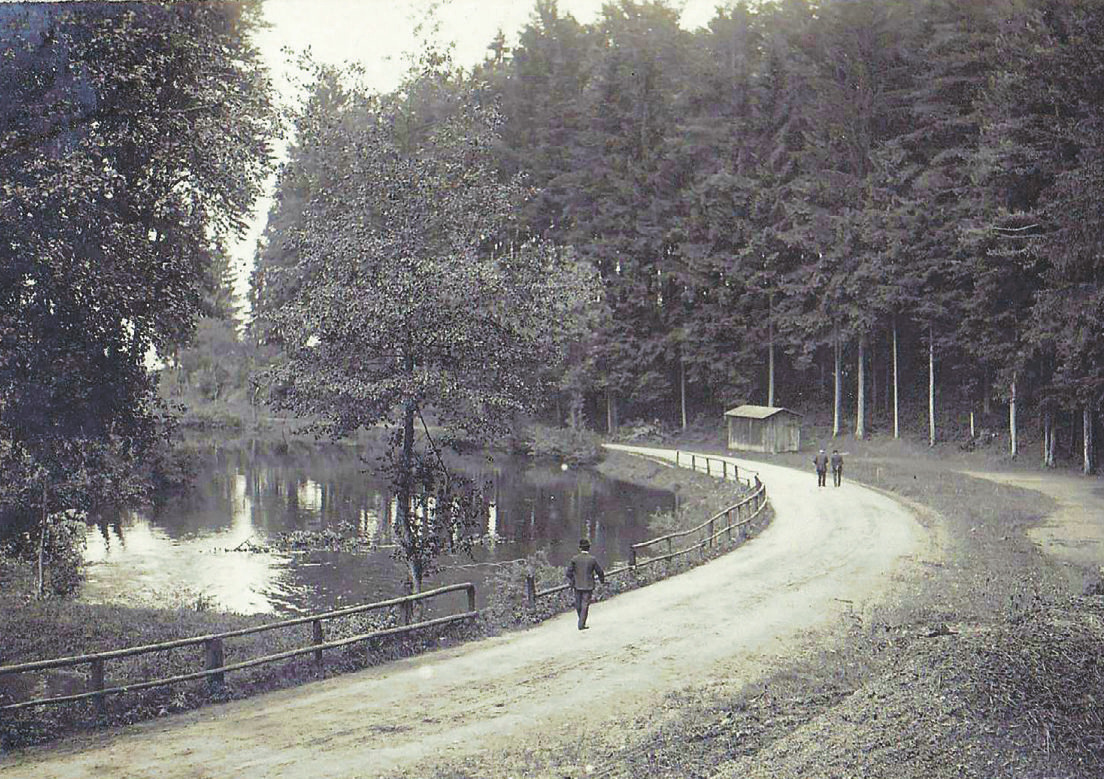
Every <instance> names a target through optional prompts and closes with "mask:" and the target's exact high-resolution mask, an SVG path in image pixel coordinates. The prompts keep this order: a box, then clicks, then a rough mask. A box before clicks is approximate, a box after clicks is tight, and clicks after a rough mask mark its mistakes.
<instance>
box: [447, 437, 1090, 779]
mask: <svg viewBox="0 0 1104 779" xmlns="http://www.w3.org/2000/svg"><path fill="white" fill-rule="evenodd" d="M669 445H674V446H679V447H680V448H685V449H692V450H696V451H716V452H720V451H722V446H721V442H720V441H718V440H716V439H712V440H707V439H703V438H698V439H697V440H682V441H676V442H670V443H669ZM840 448H841V449H844V450H846V451H848V452H849V456H848V459H847V466H846V471H845V478H848V479H854V480H857V481H861V482H865V483H868V484H870V485H872V486H877V487H878V488H880V489H884V490H887V491H889V492H891V493H894V494H896V495H897V496H900V497H902V498H904V499H906V500H909V501H913V502H914V503H915V504H916V505H917V507H918V512H919V513H918V516H919V517H920V520H921V521H922V522H924V523H925V524H927V525H928V526H929V527H931V528H932V529H933V531H935V534H936V535H937V536H938V537H939V539H940V546H941V553H940V554H938V555H936V554H925V555H922V556H921V557H920V558H919V559H918V560H916V561H914V562H913V564H912V565H911V569H910V570H909V571H908V572H907V575H903V576H901V577H899V579H898V581H897V583H896V585H895V587H894V592H893V595H892V598H891V599H890V600H888V601H886V602H882V603H877V604H871V605H868V606H867V607H866V608H863V609H861V610H856V611H855V612H854V613H852V614H849V615H848V616H847V617H846V618H845V619H844V620H842V621H841V622H840V623H839V624H838V625H837V626H836V627H835V629H834V630H833V631H832V632H831V634H830V635H828V636H818V637H815V638H811V639H810V640H809V641H808V642H807V643H806V644H805V645H804V646H801V647H797V648H795V650H794V653H793V655H792V657H791V659H790V661H789V663H788V664H787V665H786V667H784V668H782V669H781V670H779V671H778V672H777V673H774V674H772V675H771V676H770V677H769V678H767V679H763V680H760V681H758V682H756V683H754V684H751V685H747V684H743V683H741V682H738V681H733V680H730V679H725V678H720V679H713V680H710V682H709V683H708V684H707V685H703V686H701V687H698V688H694V689H687V690H683V691H681V692H679V693H678V694H675V695H671V696H668V697H667V698H666V699H665V700H664V701H663V703H662V704H661V705H660V706H659V707H658V708H657V709H656V710H655V711H653V712H651V713H650V714H649V716H648V717H647V718H646V719H642V720H640V721H638V722H634V723H631V724H629V725H627V726H626V727H623V728H619V729H618V730H619V738H620V739H621V740H619V741H618V742H617V743H611V742H609V741H607V740H606V739H605V738H604V736H603V734H599V733H587V734H583V735H581V736H580V737H579V738H578V739H573V740H572V741H571V742H570V743H567V744H564V743H560V744H557V745H554V746H548V747H547V748H544V749H539V750H535V749H533V748H531V747H528V748H526V749H525V750H524V751H522V750H518V751H516V752H508V753H503V754H495V755H488V756H483V757H481V758H480V759H478V760H471V761H467V762H465V763H463V764H457V765H453V766H448V767H442V768H441V769H440V770H439V771H438V772H437V773H436V774H435V775H434V776H435V777H436V779H462V778H463V779H467V778H471V779H474V778H475V777H505V776H515V777H526V776H529V777H545V776H572V777H574V776H583V775H586V776H603V777H625V778H626V779H627V778H628V777H633V778H634V779H636V778H639V777H643V778H648V779H650V778H656V777H665V778H666V777H670V778H671V779H674V778H675V777H717V778H718V779H720V778H721V777H741V778H742V777H764V779H765V778H766V777H770V778H771V779H798V778H800V779H814V778H816V777H824V778H825V779H827V778H828V777H885V778H886V779H912V778H915V779H921V778H923V779H930V778H931V777H940V778H941V777H952V776H953V777H976V778H977V779H997V778H998V777H1008V778H1009V779H1011V777H1016V779H1024V778H1028V777H1038V778H1039V779H1043V778H1044V777H1045V778H1046V779H1057V778H1059V777H1070V778H1071V779H1072V778H1074V777H1076V778H1077V779H1089V778H1090V777H1098V776H1102V775H1104V728H1102V725H1101V709H1100V705H1099V701H1101V700H1104V628H1102V624H1104V598H1102V597H1101V596H1100V595H1097V594H1092V593H1088V594H1082V593H1079V592H1076V591H1074V592H1071V591H1070V590H1069V584H1068V583H1069V578H1068V577H1067V576H1066V575H1065V574H1064V572H1063V571H1062V570H1059V568H1058V566H1056V565H1054V564H1052V563H1050V562H1049V561H1048V560H1046V559H1045V558H1044V557H1042V556H1041V555H1040V553H1039V552H1038V551H1037V550H1036V548H1035V547H1034V545H1033V544H1032V543H1031V542H1030V541H1029V540H1028V539H1027V538H1026V536H1025V531H1026V530H1027V529H1028V528H1030V527H1032V526H1034V525H1035V524H1036V523H1038V522H1039V521H1040V520H1041V519H1042V518H1043V517H1045V516H1046V515H1047V514H1048V513H1049V512H1051V511H1052V510H1053V508H1054V506H1053V504H1052V502H1051V501H1050V500H1049V499H1048V498H1046V497H1045V496H1042V495H1040V494H1039V493H1037V492H1032V491H1028V490H1022V489H1018V488H1015V487H1007V486H999V485H995V484H993V483H990V482H983V481H979V480H976V479H972V478H970V477H967V476H964V475H961V474H958V473H955V472H954V470H953V469H951V468H949V467H948V466H949V465H953V466H955V467H958V466H962V467H971V468H974V469H983V468H986V467H988V466H990V465H991V464H993V462H994V461H996V462H999V461H1000V456H999V455H993V454H992V453H985V452H982V453H963V452H961V450H958V449H957V447H956V451H955V452H954V453H950V452H938V451H937V452H934V453H933V452H928V451H925V450H926V447H913V446H910V445H909V444H907V443H904V442H900V441H884V440H881V441H878V440H876V441H873V442H852V441H847V442H846V444H845V446H841V447H840ZM810 457H811V453H800V454H795V455H787V456H780V457H773V458H764V459H770V461H771V462H776V463H780V464H791V465H794V466H795V467H800V468H806V469H808V470H809V473H810V479H812V478H815V477H814V476H813V475H812V466H811V464H810V463H809V462H808V461H809V458H810ZM1019 467H1026V466H1024V465H1022V464H1021V465H1020V466H1019ZM768 487H769V485H768ZM626 733H627V734H630V735H629V738H628V740H627V742H626V741H625V739H624V735H625V734H626Z"/></svg>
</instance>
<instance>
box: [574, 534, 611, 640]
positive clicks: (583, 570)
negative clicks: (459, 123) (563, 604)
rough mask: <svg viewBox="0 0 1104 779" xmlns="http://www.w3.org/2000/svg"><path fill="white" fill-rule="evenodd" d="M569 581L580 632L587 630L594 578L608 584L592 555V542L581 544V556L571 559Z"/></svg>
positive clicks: (585, 540) (586, 541)
mask: <svg viewBox="0 0 1104 779" xmlns="http://www.w3.org/2000/svg"><path fill="white" fill-rule="evenodd" d="M565 573H566V575H567V580H568V581H569V582H570V583H571V587H572V589H573V590H575V613H576V614H578V615H579V630H586V629H587V624H586V621H587V612H588V611H589V610H590V598H591V596H592V595H593V594H594V578H595V577H596V576H597V577H598V581H600V582H602V584H605V583H606V572H605V571H603V570H602V566H601V565H599V564H598V558H596V557H595V556H594V555H592V554H591V553H590V541H588V540H587V539H585V538H584V539H582V540H581V541H580V542H579V554H577V555H575V556H574V557H572V558H571V561H570V562H568V564H567V570H566V571H565Z"/></svg>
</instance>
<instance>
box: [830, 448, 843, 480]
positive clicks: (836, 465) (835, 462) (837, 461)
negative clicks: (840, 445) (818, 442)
mask: <svg viewBox="0 0 1104 779" xmlns="http://www.w3.org/2000/svg"><path fill="white" fill-rule="evenodd" d="M841 481H843V455H842V454H840V452H839V449H833V450H832V483H833V484H835V485H836V486H837V487H838V486H840V482H841Z"/></svg>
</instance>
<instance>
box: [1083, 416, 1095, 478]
mask: <svg viewBox="0 0 1104 779" xmlns="http://www.w3.org/2000/svg"><path fill="white" fill-rule="evenodd" d="M1081 424H1082V427H1083V428H1084V431H1085V432H1084V435H1083V436H1082V438H1083V440H1084V459H1083V462H1082V466H1081V470H1082V471H1083V472H1084V473H1085V475H1086V476H1087V475H1088V474H1090V473H1092V472H1093V465H1094V464H1093V414H1092V408H1091V407H1089V406H1088V405H1086V406H1085V407H1084V408H1082V409H1081Z"/></svg>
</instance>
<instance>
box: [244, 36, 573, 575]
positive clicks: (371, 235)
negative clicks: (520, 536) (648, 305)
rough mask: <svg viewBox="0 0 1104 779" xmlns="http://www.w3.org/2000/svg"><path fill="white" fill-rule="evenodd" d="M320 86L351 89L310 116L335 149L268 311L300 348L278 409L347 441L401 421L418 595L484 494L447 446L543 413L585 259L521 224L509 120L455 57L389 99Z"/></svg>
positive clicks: (409, 559)
mask: <svg viewBox="0 0 1104 779" xmlns="http://www.w3.org/2000/svg"><path fill="white" fill-rule="evenodd" d="M318 83H319V84H320V85H322V87H323V88H326V89H338V90H340V92H339V93H338V94H336V95H335V99H334V100H333V101H332V102H331V104H330V108H329V109H328V110H326V111H316V112H310V113H308V114H307V115H305V116H303V117H301V120H300V132H301V133H306V135H307V136H308V137H310V138H312V139H314V144H315V145H316V147H317V148H318V149H319V150H321V151H322V153H320V154H318V155H317V156H316V157H315V159H314V167H313V169H312V174H311V175H312V176H313V177H314V180H315V181H316V182H317V186H316V187H314V188H313V189H312V190H311V191H310V193H309V194H308V196H307V198H306V200H305V202H304V205H303V209H302V218H301V220H300V221H299V222H298V223H297V224H296V226H295V227H294V228H292V229H291V230H290V231H289V236H290V238H289V241H290V243H289V246H288V249H289V255H288V257H289V260H290V262H289V264H287V265H286V266H283V267H273V268H270V269H269V271H268V272H269V274H270V277H272V286H271V288H272V289H278V290H281V291H282V292H281V295H282V296H283V295H284V293H286V296H284V297H283V299H281V300H278V301H277V302H276V303H275V304H274V305H272V306H268V305H266V306H264V310H265V312H266V316H268V317H269V318H270V321H271V322H272V326H273V332H274V334H275V335H276V337H278V338H279V340H280V342H281V344H282V346H283V348H284V350H285V355H286V362H284V363H282V364H279V365H276V366H275V367H274V368H273V369H272V375H273V377H274V378H275V380H276V381H277V382H278V383H280V384H281V385H283V386H284V387H285V390H284V392H283V394H282V395H281V396H280V399H279V401H280V403H281V404H282V405H284V406H286V407H288V408H291V409H293V410H294V411H296V412H298V413H302V414H311V415H314V414H318V415H321V417H322V419H321V422H320V427H321V429H324V430H326V431H327V432H329V433H331V434H332V435H342V434H345V433H349V432H351V431H354V430H356V429H358V428H360V427H370V426H375V425H384V426H387V427H389V428H390V429H391V430H392V447H391V449H390V451H389V454H388V456H387V458H386V462H385V463H384V467H385V469H386V470H387V471H388V472H389V473H390V474H391V477H392V479H393V481H394V485H395V493H396V496H397V505H398V510H397V517H396V528H397V537H398V544H399V555H400V557H401V558H402V559H403V561H404V562H405V563H406V565H407V568H408V571H409V576H410V583H411V585H412V587H413V588H414V589H415V590H420V589H421V586H422V581H423V579H424V577H425V576H426V575H427V574H428V573H430V572H431V571H432V569H433V565H434V560H435V559H436V558H437V555H438V554H439V553H440V552H441V551H442V550H444V549H446V548H455V547H456V546H457V545H460V546H462V545H463V544H464V543H465V542H466V541H468V539H469V538H470V531H471V530H472V523H473V521H474V517H473V514H472V512H473V510H474V509H475V508H476V507H477V506H478V505H479V500H478V496H477V495H476V490H475V485H471V484H465V483H463V482H462V480H461V479H460V477H458V476H457V475H455V474H454V473H452V472H451V471H450V469H449V468H448V467H447V466H446V464H445V462H444V459H443V456H442V449H441V445H442V443H443V442H447V441H448V440H449V437H456V436H463V437H465V438H467V439H469V440H477V441H486V440H488V439H490V438H493V437H494V436H498V435H501V434H503V433H505V432H506V431H507V430H508V426H509V424H510V422H511V420H512V417H513V416H514V415H515V414H517V413H519V412H522V411H526V410H532V409H533V408H535V407H536V405H537V404H538V401H539V400H541V399H542V398H543V397H544V396H545V394H546V391H547V389H548V388H547V386H546V384H547V381H546V379H547V374H546V372H544V371H542V370H541V367H542V366H546V365H549V364H554V363H556V361H557V359H558V354H557V352H558V346H559V345H560V344H562V343H563V338H561V337H558V336H556V337H552V338H549V337H548V335H549V333H550V332H551V333H554V332H555V329H556V327H557V326H558V323H559V322H562V321H564V319H565V318H566V317H567V316H568V314H569V313H570V311H571V310H572V309H573V308H574V307H575V305H576V302H577V300H578V299H579V298H580V297H585V296H586V293H585V291H583V290H578V291H575V290H576V288H577V285H576V284H574V283H573V282H572V279H573V278H574V279H577V278H579V276H578V275H572V274H570V273H569V271H570V270H571V266H570V262H569V261H568V260H569V258H567V257H565V255H564V254H563V253H561V252H559V251H557V250H556V249H555V248H554V247H552V246H550V245H546V244H544V243H542V242H540V241H537V240H532V239H526V238H525V237H524V236H518V235H517V233H516V230H515V229H513V228H514V225H513V222H512V216H513V214H514V211H515V208H516V207H517V205H518V203H519V202H520V201H521V200H522V199H523V197H524V195H525V190H524V187H523V185H522V182H521V180H520V179H519V178H518V177H507V178H503V177H501V176H500V175H499V173H498V171H497V170H496V168H495V161H496V157H495V146H496V144H497V143H498V134H497V129H498V126H499V117H498V114H497V112H496V111H495V109H494V107H493V105H492V103H491V101H490V100H489V99H488V95H487V94H486V93H485V92H484V91H483V89H482V87H481V85H480V84H478V83H473V82H471V81H470V80H467V79H465V78H464V77H463V75H462V74H460V73H458V72H456V71H455V70H454V69H453V68H452V67H451V65H450V63H449V61H448V59H447V57H444V56H441V55H440V54H439V53H438V52H436V51H435V50H430V51H429V52H428V53H427V55H426V56H425V57H424V58H423V60H422V62H421V68H420V69H419V70H417V71H415V72H413V73H412V75H411V78H410V79H409V81H408V82H407V83H406V84H405V85H404V87H403V88H402V89H401V90H400V91H399V92H397V93H394V94H391V95H385V96H375V95H372V94H369V93H368V92H366V91H365V90H363V89H362V88H360V87H358V86H357V85H356V84H355V83H353V82H352V81H351V80H349V79H347V78H345V79H343V77H342V74H340V73H337V72H335V71H334V70H333V69H328V68H321V69H320V71H319V79H318ZM427 415H428V416H429V417H430V418H431V419H432V421H433V422H434V424H435V425H437V426H439V427H440V428H441V430H442V431H443V433H444V434H445V435H444V437H442V436H437V435H436V434H434V433H433V432H432V430H431V425H430V423H429V421H427V418H426V417H427ZM419 429H420V431H421V434H420V435H417V432H418V430H419Z"/></svg>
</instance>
